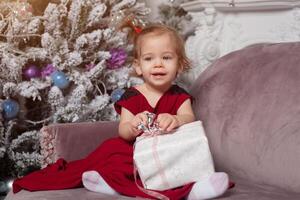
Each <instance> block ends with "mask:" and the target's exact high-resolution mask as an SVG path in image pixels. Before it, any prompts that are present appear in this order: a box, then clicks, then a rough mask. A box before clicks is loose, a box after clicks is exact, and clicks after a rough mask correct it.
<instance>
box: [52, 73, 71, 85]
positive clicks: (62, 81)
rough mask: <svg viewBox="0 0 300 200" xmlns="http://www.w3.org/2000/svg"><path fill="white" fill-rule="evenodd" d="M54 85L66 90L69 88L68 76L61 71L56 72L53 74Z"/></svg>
mask: <svg viewBox="0 0 300 200" xmlns="http://www.w3.org/2000/svg"><path fill="white" fill-rule="evenodd" d="M51 79H52V81H53V84H54V85H55V86H57V87H58V88H60V89H65V88H67V87H68V86H69V83H70V82H69V80H68V78H67V76H66V75H65V74H64V73H63V72H61V71H55V72H53V73H52V74H51Z"/></svg>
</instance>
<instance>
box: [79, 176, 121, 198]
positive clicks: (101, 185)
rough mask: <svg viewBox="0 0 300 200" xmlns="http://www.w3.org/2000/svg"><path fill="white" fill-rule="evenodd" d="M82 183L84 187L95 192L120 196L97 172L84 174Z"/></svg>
mask: <svg viewBox="0 0 300 200" xmlns="http://www.w3.org/2000/svg"><path fill="white" fill-rule="evenodd" d="M82 183H83V185H84V187H85V188H86V189H88V190H90V191H93V192H101V193H104V194H110V195H114V194H118V193H117V192H116V191H115V190H114V189H112V188H111V187H110V186H109V185H108V184H107V183H106V182H105V180H104V179H103V178H102V177H101V175H100V174H99V173H98V172H97V171H86V172H84V173H83V174H82Z"/></svg>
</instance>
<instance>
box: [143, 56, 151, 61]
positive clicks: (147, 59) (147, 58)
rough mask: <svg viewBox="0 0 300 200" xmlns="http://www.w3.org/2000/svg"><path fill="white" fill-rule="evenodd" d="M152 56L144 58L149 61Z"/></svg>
mask: <svg viewBox="0 0 300 200" xmlns="http://www.w3.org/2000/svg"><path fill="white" fill-rule="evenodd" d="M151 59H152V58H151V57H145V58H144V60H146V61H150V60H151Z"/></svg>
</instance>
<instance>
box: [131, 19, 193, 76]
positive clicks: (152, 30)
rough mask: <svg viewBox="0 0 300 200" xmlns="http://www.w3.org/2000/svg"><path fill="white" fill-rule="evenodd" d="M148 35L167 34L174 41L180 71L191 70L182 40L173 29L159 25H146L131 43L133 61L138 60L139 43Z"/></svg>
mask: <svg viewBox="0 0 300 200" xmlns="http://www.w3.org/2000/svg"><path fill="white" fill-rule="evenodd" d="M148 34H156V35H162V34H169V35H170V36H171V38H172V39H173V40H174V41H175V49H176V54H177V56H178V62H179V65H180V67H181V69H182V70H183V71H185V70H188V69H190V68H191V63H190V60H189V59H188V57H187V56H186V53H185V48H184V41H183V39H182V38H181V37H180V35H179V34H178V33H177V31H176V30H175V29H173V28H171V27H169V26H166V25H161V24H151V25H148V26H146V27H145V28H143V30H142V31H141V32H140V33H138V34H137V35H136V36H135V38H134V41H133V44H134V48H133V56H134V58H135V59H138V58H139V56H140V50H141V41H142V40H143V37H144V36H146V35H148Z"/></svg>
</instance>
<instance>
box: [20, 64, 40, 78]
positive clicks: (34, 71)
mask: <svg viewBox="0 0 300 200" xmlns="http://www.w3.org/2000/svg"><path fill="white" fill-rule="evenodd" d="M24 75H25V77H26V78H27V79H31V78H37V77H40V76H41V72H40V69H39V68H38V67H37V66H35V65H29V66H28V67H27V68H26V69H25V70H24Z"/></svg>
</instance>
